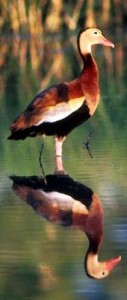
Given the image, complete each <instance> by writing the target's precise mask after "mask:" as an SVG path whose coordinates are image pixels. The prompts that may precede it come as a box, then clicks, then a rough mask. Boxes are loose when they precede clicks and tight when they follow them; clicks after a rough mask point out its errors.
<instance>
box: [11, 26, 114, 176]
mask: <svg viewBox="0 0 127 300" xmlns="http://www.w3.org/2000/svg"><path fill="white" fill-rule="evenodd" d="M96 44H101V45H103V46H109V47H112V48H113V47H114V44H113V43H112V42H111V41H109V40H108V39H106V38H105V37H104V36H103V35H102V32H101V30H99V29H97V28H87V29H81V30H80V32H79V34H78V37H77V46H78V50H79V53H80V56H81V58H82V61H83V68H82V70H81V73H80V74H79V76H78V77H77V78H75V79H73V80H71V81H69V82H67V81H64V82H62V83H57V84H54V85H53V86H51V87H48V88H47V89H45V90H43V91H41V92H39V93H38V94H37V95H36V96H35V97H34V99H33V100H32V102H31V103H30V104H29V105H28V106H27V107H26V109H25V110H24V111H23V112H22V113H21V114H19V115H18V117H16V119H15V120H14V121H13V122H12V124H11V126H10V131H11V134H10V136H9V137H8V139H11V140H24V139H26V138H27V137H36V136H40V135H42V136H54V140H55V151H54V152H55V170H56V173H64V168H63V159H62V148H63V142H64V141H65V139H66V137H67V135H68V134H69V133H70V132H71V131H72V130H73V129H74V128H76V127H77V126H79V125H81V124H82V123H83V122H85V121H87V120H88V119H89V118H90V117H91V116H92V115H93V114H94V112H95V110H96V108H97V106H98V103H99V98H100V89H99V76H98V67H97V64H96V62H95V60H94V58H93V55H92V52H91V47H92V46H93V45H96Z"/></svg>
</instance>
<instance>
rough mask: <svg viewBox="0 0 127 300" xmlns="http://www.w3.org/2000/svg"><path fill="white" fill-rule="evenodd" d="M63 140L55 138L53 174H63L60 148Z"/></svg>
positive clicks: (62, 138)
mask: <svg viewBox="0 0 127 300" xmlns="http://www.w3.org/2000/svg"><path fill="white" fill-rule="evenodd" d="M64 140H65V137H60V138H58V137H57V136H55V165H56V169H55V173H57V174H65V171H64V168H63V161H62V146H63V142H64Z"/></svg>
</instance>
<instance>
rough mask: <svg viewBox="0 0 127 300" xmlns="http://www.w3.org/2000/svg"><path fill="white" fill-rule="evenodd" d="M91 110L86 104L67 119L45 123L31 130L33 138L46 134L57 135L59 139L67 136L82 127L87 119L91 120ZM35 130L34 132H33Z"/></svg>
mask: <svg viewBox="0 0 127 300" xmlns="http://www.w3.org/2000/svg"><path fill="white" fill-rule="evenodd" d="M90 116H91V115H90V113H89V108H88V106H87V105H86V104H83V105H82V106H81V107H80V108H79V109H78V110H77V111H75V112H73V113H72V114H71V115H69V116H68V117H66V118H65V119H62V120H59V121H56V122H53V123H49V122H48V123H43V124H41V125H39V126H34V127H33V128H31V134H30V135H31V136H35V135H39V134H43V133H45V134H46V135H57V136H59V137H63V136H66V135H67V134H69V133H70V132H71V131H72V130H73V129H74V128H75V127H77V126H79V125H81V124H82V123H83V122H85V121H86V120H87V119H89V118H90ZM32 129H33V132H32Z"/></svg>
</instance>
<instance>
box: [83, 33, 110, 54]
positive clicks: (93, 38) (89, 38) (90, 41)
mask: <svg viewBox="0 0 127 300" xmlns="http://www.w3.org/2000/svg"><path fill="white" fill-rule="evenodd" d="M97 44H100V45H104V46H109V47H112V48H114V44H113V43H112V42H111V41H109V40H107V39H106V38H105V37H104V36H103V35H102V32H101V31H100V30H99V29H97V28H88V29H86V30H81V31H80V32H79V36H78V46H79V50H80V52H81V54H86V53H89V52H91V46H92V45H97Z"/></svg>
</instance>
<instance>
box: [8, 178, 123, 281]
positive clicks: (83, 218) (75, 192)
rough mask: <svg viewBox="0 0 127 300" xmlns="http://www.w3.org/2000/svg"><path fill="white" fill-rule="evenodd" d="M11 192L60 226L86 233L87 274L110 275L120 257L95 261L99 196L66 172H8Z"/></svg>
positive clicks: (99, 224) (99, 228) (100, 219)
mask: <svg viewBox="0 0 127 300" xmlns="http://www.w3.org/2000/svg"><path fill="white" fill-rule="evenodd" d="M10 178H11V179H12V180H13V190H14V192H15V193H16V194H17V195H18V196H19V197H20V198H21V199H22V200H24V201H25V202H26V203H27V204H29V205H31V206H32V207H33V209H34V210H35V211H36V212H37V213H38V214H39V215H41V216H42V217H44V218H45V219H47V220H48V221H50V222H53V223H58V224H60V225H63V226H75V227H78V228H79V229H80V230H82V231H83V232H85V233H86V235H87V237H88V240H89V248H88V251H87V254H86V255H85V262H84V267H85V270H86V274H87V275H88V276H89V277H92V278H95V279H101V278H104V277H106V276H108V275H109V273H110V272H111V270H112V269H113V268H114V267H115V266H116V265H117V264H118V263H119V262H120V260H121V257H120V256H119V257H117V258H113V259H110V260H107V261H104V262H99V261H98V251H99V248H100V245H101V242H102V237H103V228H102V222H103V208H102V205H101V202H100V200H99V198H98V196H97V195H96V194H95V193H94V192H93V191H92V190H91V189H90V188H88V187H86V186H85V185H83V184H81V183H79V182H76V181H74V180H73V179H72V178H71V177H69V176H67V175H63V176H62V175H61V176H59V175H47V176H46V181H47V184H45V181H44V179H43V178H41V177H40V178H39V177H36V176H32V177H20V176H11V177H10Z"/></svg>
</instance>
